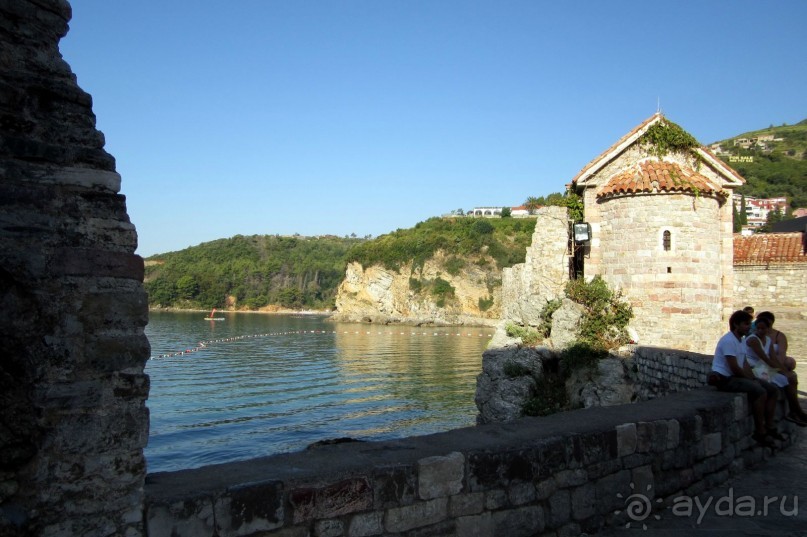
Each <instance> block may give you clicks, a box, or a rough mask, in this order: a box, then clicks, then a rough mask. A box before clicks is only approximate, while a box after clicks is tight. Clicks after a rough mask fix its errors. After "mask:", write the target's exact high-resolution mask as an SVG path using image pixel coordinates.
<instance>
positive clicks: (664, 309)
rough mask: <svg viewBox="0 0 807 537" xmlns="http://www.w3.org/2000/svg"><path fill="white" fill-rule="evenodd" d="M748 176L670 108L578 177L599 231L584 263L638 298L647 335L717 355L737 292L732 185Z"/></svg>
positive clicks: (638, 319)
mask: <svg viewBox="0 0 807 537" xmlns="http://www.w3.org/2000/svg"><path fill="white" fill-rule="evenodd" d="M743 183H744V180H743V178H742V177H740V176H739V175H738V174H737V172H735V171H734V170H732V169H731V168H730V167H728V166H727V165H726V164H724V163H723V162H721V161H720V160H719V159H717V158H716V157H715V156H714V155H713V154H712V153H710V152H709V151H708V150H707V149H705V148H704V147H702V146H700V144H698V143H697V142H696V141H695V139H694V138H692V137H691V136H690V135H689V134H687V133H686V132H685V131H683V130H682V129H681V128H680V127H679V126H678V125H676V124H675V123H672V122H671V121H669V120H668V119H666V118H665V117H664V116H663V115H661V114H655V115H653V116H652V117H650V118H649V119H647V120H646V121H644V122H643V123H641V124H640V125H638V126H637V127H636V128H634V129H633V130H631V131H630V132H629V133H627V134H626V135H625V136H623V137H622V138H621V139H620V140H618V141H617V142H616V143H615V144H613V145H612V146H611V147H609V148H608V149H607V150H605V151H604V152H603V153H602V154H601V155H599V156H598V157H596V158H595V159H594V160H592V161H591V162H589V163H588V164H587V165H586V166H585V167H584V168H583V169H582V170H581V171H580V173H578V174H577V176H575V177H574V179H572V182H571V188H572V189H573V190H574V191H575V192H577V193H578V194H580V195H581V196H582V198H583V202H584V207H585V212H584V220H585V221H586V222H588V223H589V224H590V226H591V238H590V240H589V241H588V242H587V243H585V244H584V245H582V248H581V251H580V256H579V261H580V263H581V264H582V269H583V274H584V275H585V277H586V278H587V279H591V278H592V277H594V276H595V275H598V274H599V275H601V276H602V277H603V278H604V279H605V281H606V282H608V284H609V285H610V286H611V287H612V288H618V289H621V290H622V293H623V296H624V297H625V298H626V299H627V300H628V301H629V302H630V303H631V304H632V306H633V311H634V319H633V320H632V321H631V326H632V328H633V329H634V330H635V331H636V334H637V335H638V340H639V341H638V343H640V344H642V345H654V346H661V347H668V348H675V349H683V350H692V351H698V352H704V353H711V352H712V351H713V350H714V345H715V342H716V341H717V339H718V337H719V336H720V334H721V333H723V332H725V331H726V330H727V326H726V319H728V316H729V315H730V313H731V310H732V307H733V305H734V300H733V296H732V295H733V269H732V260H733V246H732V208H731V203H729V202H728V200H730V198H731V191H732V190H733V189H734V188H737V187H739V186H740V185H742V184H743Z"/></svg>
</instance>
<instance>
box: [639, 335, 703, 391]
mask: <svg viewBox="0 0 807 537" xmlns="http://www.w3.org/2000/svg"><path fill="white" fill-rule="evenodd" d="M632 361H633V364H634V365H635V366H636V367H635V369H636V382H635V384H634V386H635V387H636V390H637V392H638V395H639V398H640V399H642V400H646V399H654V398H656V397H661V396H664V395H668V394H670V393H673V392H681V391H687V390H694V389H696V388H703V387H705V386H706V375H707V374H708V373H709V371H711V369H712V355H706V354H698V353H695V352H686V351H679V350H674V349H663V348H657V347H636V348H635V349H634V350H633V356H632Z"/></svg>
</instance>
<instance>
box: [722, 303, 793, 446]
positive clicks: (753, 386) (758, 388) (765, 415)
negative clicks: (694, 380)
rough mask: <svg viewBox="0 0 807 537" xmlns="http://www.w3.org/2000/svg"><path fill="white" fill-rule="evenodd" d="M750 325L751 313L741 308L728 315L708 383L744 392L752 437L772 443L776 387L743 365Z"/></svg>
mask: <svg viewBox="0 0 807 537" xmlns="http://www.w3.org/2000/svg"><path fill="white" fill-rule="evenodd" d="M750 328H751V315H750V314H748V313H747V312H744V311H742V310H738V311H735V312H734V313H732V314H731V317H730V318H729V331H728V332H727V333H726V334H725V335H724V336H723V337H721V338H720V340H719V341H718V342H717V347H716V348H715V355H714V358H713V359H712V373H711V374H710V375H709V379H708V381H709V384H711V385H714V386H716V387H717V389H718V390H720V391H723V392H736V393H747V394H748V399H749V401H750V403H751V414H752V415H753V417H754V434H753V435H752V438H753V439H754V440H755V441H756V442H757V443H758V444H759V445H761V446H766V447H771V448H772V447H774V444H773V441H772V440H771V438H769V437H768V430H771V429H775V427H774V421H773V418H774V413H775V412H776V400H777V398H778V397H779V390H778V388H777V387H776V386H774V385H773V384H771V383H770V382H766V381H764V380H760V379H758V378H756V377H755V376H754V373H753V372H752V371H751V370H750V368H744V367H743V365H744V364H745V345H743V336H745V335H747V334H748V330H749V329H750Z"/></svg>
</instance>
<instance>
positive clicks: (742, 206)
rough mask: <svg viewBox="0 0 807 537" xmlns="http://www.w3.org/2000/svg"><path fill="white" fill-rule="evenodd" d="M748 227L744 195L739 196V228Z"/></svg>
mask: <svg viewBox="0 0 807 537" xmlns="http://www.w3.org/2000/svg"><path fill="white" fill-rule="evenodd" d="M747 225H748V213H747V212H745V194H743V195H742V196H740V226H741V227H742V226H747Z"/></svg>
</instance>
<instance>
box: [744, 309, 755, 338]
mask: <svg viewBox="0 0 807 537" xmlns="http://www.w3.org/2000/svg"><path fill="white" fill-rule="evenodd" d="M743 311H744V312H746V313H747V314H749V315H750V316H751V332H749V333H751V334H753V333H754V328H755V327H756V325H757V320H756V319H754V306H746V307H744V308H743Z"/></svg>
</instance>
